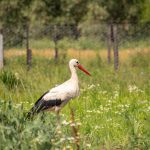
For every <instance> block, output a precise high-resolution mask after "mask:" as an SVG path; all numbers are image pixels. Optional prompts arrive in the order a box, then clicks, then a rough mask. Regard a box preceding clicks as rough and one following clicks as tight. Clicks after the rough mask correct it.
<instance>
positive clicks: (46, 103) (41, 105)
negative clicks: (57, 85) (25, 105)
mask: <svg viewBox="0 0 150 150" xmlns="http://www.w3.org/2000/svg"><path fill="white" fill-rule="evenodd" d="M48 92H49V91H47V92H46V93H44V94H43V95H42V96H41V97H40V98H39V99H38V100H37V101H36V103H35V105H34V106H33V107H32V108H31V110H30V111H29V112H28V114H27V118H31V117H32V116H33V115H34V114H37V113H39V112H40V111H43V110H46V109H48V108H51V107H54V106H59V105H61V103H62V101H61V99H54V100H44V99H43V96H44V95H46V94H47V93H48Z"/></svg>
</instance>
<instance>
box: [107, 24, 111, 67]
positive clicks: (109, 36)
mask: <svg viewBox="0 0 150 150" xmlns="http://www.w3.org/2000/svg"><path fill="white" fill-rule="evenodd" d="M107 61H108V64H110V63H111V25H110V24H108V25H107Z"/></svg>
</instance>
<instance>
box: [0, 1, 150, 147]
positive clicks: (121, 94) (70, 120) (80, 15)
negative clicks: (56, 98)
mask: <svg viewBox="0 0 150 150" xmlns="http://www.w3.org/2000/svg"><path fill="white" fill-rule="evenodd" d="M148 6H149V0H141V1H139V0H130V1H128V0H124V1H120V0H110V1H107V3H106V2H105V1H104V0H100V1H98V0H93V1H88V0H57V1H56V0H39V1H36V0H22V1H20V0H13V1H9V0H1V1H0V29H1V33H2V34H3V36H4V63H5V65H4V68H3V69H1V70H0V139H1V143H0V149H23V150H26V149H33V150H34V149H35V150H36V149H87V150H88V149H89V150H91V149H94V150H99V149H108V150H109V149H123V150H130V149H138V150H149V149H150V144H149V143H150V140H149V137H150V126H149V123H150V119H149V118H150V92H149V91H150V90H149V89H150V80H149V78H150V73H149V70H150V63H149V60H150V44H149V43H150V38H149V35H150V25H149V23H150V18H149V17H150V15H149V12H150V11H149V7H148ZM112 24H113V25H117V26H118V30H117V42H118V47H119V58H120V60H119V69H118V70H117V71H114V68H113V65H112V62H113V61H114V58H113V57H112V54H113V52H112V51H111V60H110V63H108V62H107V50H106V49H109V44H108V38H107V37H108V31H109V30H110V29H111V28H110V27H111V25H112ZM110 35H111V36H110V38H112V34H110ZM111 41H113V40H112V39H111ZM111 46H112V47H111V49H112V48H113V45H111ZM29 49H31V50H32V55H31V54H30V51H28V50H29ZM54 50H55V52H53V51H54ZM28 52H29V53H28ZM26 53H27V56H26ZM28 56H30V57H31V58H32V61H31V62H32V63H31V64H30V65H31V66H30V70H29V69H27V68H28V67H27V65H26V59H27V58H30V57H28ZM31 58H30V59H31ZM71 58H77V59H79V60H80V62H81V64H83V66H85V68H87V70H89V71H90V72H91V74H92V76H91V77H88V76H86V75H85V74H83V73H82V72H80V71H78V75H79V79H80V87H81V95H80V97H78V98H76V99H74V100H72V101H71V102H70V103H69V105H67V106H66V107H65V108H64V109H63V110H62V112H61V116H60V120H58V119H57V117H58V116H56V115H55V114H54V113H46V112H45V113H41V114H39V115H37V116H36V117H35V118H34V119H33V120H26V119H25V116H26V114H27V112H28V111H29V109H30V108H31V107H32V106H33V104H34V102H35V101H36V100H37V99H38V98H39V97H40V96H41V95H42V94H43V93H44V92H45V91H47V90H48V89H50V88H51V87H53V86H55V85H56V84H60V83H62V82H64V81H65V80H67V79H68V78H69V77H70V74H69V71H68V67H67V65H68V61H69V60H70V59H71ZM55 59H57V61H54V60H55Z"/></svg>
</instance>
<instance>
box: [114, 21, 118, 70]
mask: <svg viewBox="0 0 150 150" xmlns="http://www.w3.org/2000/svg"><path fill="white" fill-rule="evenodd" d="M117 32H118V26H117V24H114V25H113V35H114V43H113V50H114V69H115V70H118V67H119V53H118V39H117Z"/></svg>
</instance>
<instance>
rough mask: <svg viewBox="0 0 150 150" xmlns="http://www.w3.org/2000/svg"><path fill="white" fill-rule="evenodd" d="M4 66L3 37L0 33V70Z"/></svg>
mask: <svg viewBox="0 0 150 150" xmlns="http://www.w3.org/2000/svg"><path fill="white" fill-rule="evenodd" d="M3 66H4V52H3V35H2V33H1V31H0V69H2V68H3Z"/></svg>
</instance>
